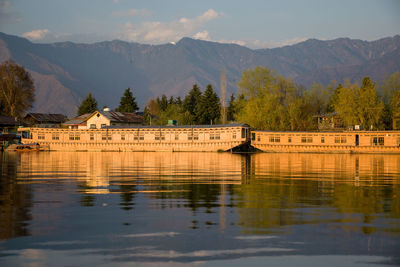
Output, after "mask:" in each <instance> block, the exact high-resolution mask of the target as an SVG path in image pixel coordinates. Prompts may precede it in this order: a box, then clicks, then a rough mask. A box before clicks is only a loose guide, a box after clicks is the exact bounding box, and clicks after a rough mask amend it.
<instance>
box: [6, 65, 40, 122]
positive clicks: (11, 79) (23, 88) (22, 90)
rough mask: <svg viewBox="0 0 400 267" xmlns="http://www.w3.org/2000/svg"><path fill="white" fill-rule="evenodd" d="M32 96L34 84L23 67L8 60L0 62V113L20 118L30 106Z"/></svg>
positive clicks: (33, 94)
mask: <svg viewBox="0 0 400 267" xmlns="http://www.w3.org/2000/svg"><path fill="white" fill-rule="evenodd" d="M34 98H35V86H34V84H33V80H32V78H31V75H30V74H29V73H28V72H27V71H26V70H25V68H24V67H22V66H19V65H18V64H16V63H14V62H13V61H10V60H8V61H5V62H4V63H2V64H0V106H1V107H2V110H1V113H2V114H4V115H6V116H12V117H13V118H15V119H16V120H17V119H20V118H21V117H22V116H23V115H24V113H25V112H26V111H28V110H29V109H30V108H32V104H33V102H34Z"/></svg>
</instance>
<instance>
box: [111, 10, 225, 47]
mask: <svg viewBox="0 0 400 267" xmlns="http://www.w3.org/2000/svg"><path fill="white" fill-rule="evenodd" d="M221 16H222V13H218V12H216V11H215V10H213V9H209V10H207V11H205V12H204V13H203V14H201V15H200V16H197V17H194V18H186V17H182V18H180V19H178V20H175V21H171V22H160V21H146V22H143V23H141V24H140V25H134V24H132V23H131V22H127V23H125V25H124V26H123V29H122V31H121V32H120V33H119V36H118V38H120V39H122V40H127V41H135V42H145V43H153V44H157V43H168V42H173V41H178V40H180V39H181V38H183V37H185V36H192V35H193V34H194V33H195V32H196V30H197V29H199V28H200V27H202V26H203V25H204V24H206V23H207V22H209V21H211V20H214V19H217V18H219V17H221ZM203 32H204V31H203ZM203 36H204V34H203Z"/></svg>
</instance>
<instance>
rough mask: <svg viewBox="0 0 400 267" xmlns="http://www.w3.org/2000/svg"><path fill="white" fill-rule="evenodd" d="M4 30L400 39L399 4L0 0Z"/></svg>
mask: <svg viewBox="0 0 400 267" xmlns="http://www.w3.org/2000/svg"><path fill="white" fill-rule="evenodd" d="M0 31H2V32H5V33H7V34H13V35H18V36H23V37H26V38H28V39H30V40H31V41H33V42H40V43H48V42H59V41H73V42H84V43H93V42H98V41H105V40H113V39H120V40H125V41H131V42H139V43H146V44H161V43H168V42H177V41H179V40H180V39H181V38H182V37H191V38H198V39H204V40H209V41H216V42H225V43H237V44H241V45H245V46H247V47H251V48H270V47H277V46H282V45H289V44H293V43H296V42H300V41H303V40H306V39H309V38H316V39H321V40H326V39H335V38H339V37H349V38H353V39H362V40H368V41H371V40H377V39H379V38H382V37H388V36H394V35H396V34H400V1H399V0H335V1H332V0H330V1H325V0H303V1H300V0H298V1H295V0H278V1H267V0H200V1H199V0H196V1H195V0H0Z"/></svg>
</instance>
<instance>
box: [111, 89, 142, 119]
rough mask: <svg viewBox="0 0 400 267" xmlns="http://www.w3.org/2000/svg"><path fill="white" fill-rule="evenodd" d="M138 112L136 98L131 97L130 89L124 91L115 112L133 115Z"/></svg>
mask: <svg viewBox="0 0 400 267" xmlns="http://www.w3.org/2000/svg"><path fill="white" fill-rule="evenodd" d="M138 110H139V107H138V105H137V103H136V98H135V97H134V96H133V95H132V92H131V89H130V88H128V89H126V90H125V92H124V95H123V96H122V97H121V101H120V103H119V107H118V108H117V109H116V111H119V112H130V113H135V112H136V111H138Z"/></svg>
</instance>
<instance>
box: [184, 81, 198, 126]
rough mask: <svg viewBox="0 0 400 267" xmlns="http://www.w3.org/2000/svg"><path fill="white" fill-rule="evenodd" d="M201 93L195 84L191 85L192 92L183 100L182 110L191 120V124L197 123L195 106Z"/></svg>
mask: <svg viewBox="0 0 400 267" xmlns="http://www.w3.org/2000/svg"><path fill="white" fill-rule="evenodd" d="M200 97H201V91H200V88H199V87H198V86H197V84H194V85H193V88H192V90H190V91H189V93H188V94H187V95H186V96H185V98H184V99H183V109H184V110H185V111H188V112H189V113H190V115H191V117H192V118H193V123H197V116H196V106H197V104H198V102H199V100H200Z"/></svg>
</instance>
